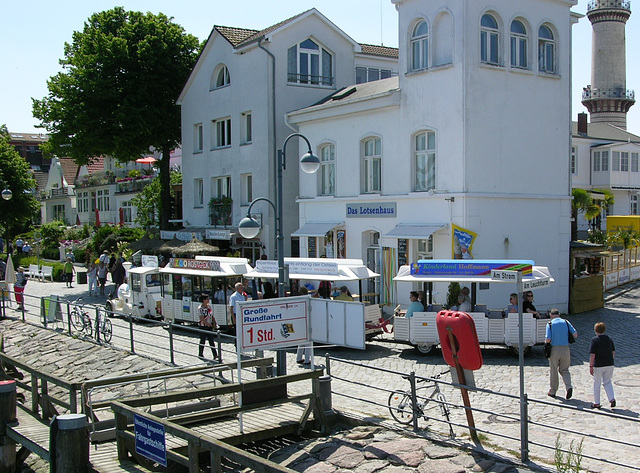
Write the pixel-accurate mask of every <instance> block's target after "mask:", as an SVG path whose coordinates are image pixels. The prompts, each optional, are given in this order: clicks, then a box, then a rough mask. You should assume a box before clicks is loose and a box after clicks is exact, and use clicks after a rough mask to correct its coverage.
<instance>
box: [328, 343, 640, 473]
mask: <svg viewBox="0 0 640 473" xmlns="http://www.w3.org/2000/svg"><path fill="white" fill-rule="evenodd" d="M325 360H326V361H325V367H326V371H327V374H328V375H330V376H331V378H332V384H331V393H332V396H333V399H334V401H333V405H334V407H335V406H336V404H338V403H337V402H336V401H335V399H336V398H340V397H342V398H345V399H349V400H350V402H351V403H353V402H356V403H361V404H362V406H363V407H361V408H360V409H359V410H360V411H361V412H366V413H367V414H368V417H369V418H370V419H372V418H379V419H382V420H384V421H387V420H389V419H390V417H391V416H390V407H389V405H388V403H385V398H386V397H387V396H389V395H390V393H392V392H394V391H397V390H398V388H400V389H402V390H405V391H406V390H409V389H410V390H412V391H414V390H415V389H416V388H415V386H416V383H415V382H407V380H406V379H403V378H408V379H409V381H411V379H414V380H426V381H428V382H430V383H438V384H439V385H440V390H441V391H442V392H443V393H444V394H445V397H446V402H444V404H446V405H447V406H448V407H450V408H451V414H450V418H451V420H450V421H449V422H447V421H446V419H444V417H442V416H438V415H436V416H430V417H429V418H428V420H426V421H421V425H424V427H420V426H419V425H417V424H416V418H417V417H418V416H417V415H415V414H416V413H415V412H414V415H413V421H414V422H413V423H412V425H411V428H412V429H413V430H416V431H418V430H419V431H422V430H425V429H426V430H428V431H429V432H430V433H434V434H438V435H442V436H443V437H444V436H445V435H447V429H448V428H449V425H451V427H452V428H453V429H454V432H456V433H457V434H458V435H459V434H461V433H463V432H462V431H461V429H463V430H464V431H470V430H473V431H475V432H476V433H480V434H483V435H484V438H485V439H487V440H483V441H484V442H486V443H488V444H491V446H492V447H498V448H499V449H504V450H506V451H511V452H513V451H519V450H520V448H521V445H522V435H521V433H522V432H525V433H526V450H527V453H528V454H529V455H528V456H529V458H538V459H539V458H547V459H549V458H550V460H548V462H549V463H553V458H554V456H555V455H556V453H557V452H561V453H562V454H564V455H567V454H575V453H576V450H575V449H573V450H571V448H569V449H567V447H566V445H574V446H575V445H579V444H582V449H581V451H580V453H579V456H580V457H581V459H582V460H583V465H584V464H585V463H587V461H585V460H588V461H589V462H594V463H597V464H599V467H600V468H602V464H605V465H608V466H615V467H620V468H621V469H622V470H624V471H627V470H628V471H637V470H638V469H640V443H638V442H637V441H635V442H634V441H633V438H630V436H629V427H634V428H636V427H637V426H638V424H639V423H640V419H638V418H637V417H633V416H632V415H621V414H617V413H610V412H606V411H600V410H594V409H585V408H581V407H575V406H570V405H563V404H558V403H556V402H549V401H546V400H541V399H534V398H531V397H529V396H528V395H525V402H526V410H525V411H526V415H525V416H524V417H522V416H521V415H520V409H519V403H520V396H517V395H513V394H509V393H503V392H499V391H493V390H489V389H481V388H476V387H472V386H461V385H459V384H455V383H453V382H447V381H443V380H440V379H437V378H430V377H420V376H415V374H414V373H402V372H397V371H392V370H387V369H384V368H379V367H375V366H370V365H366V364H363V363H359V362H354V361H350V360H344V359H340V358H336V357H332V356H330V355H328V354H327V355H326V356H325ZM336 364H344V365H351V366H354V367H355V366H357V367H358V368H361V369H365V370H366V371H368V372H369V373H370V374H368V375H366V376H361V378H362V379H365V380H366V382H359V381H357V380H354V379H351V377H349V376H340V374H339V372H344V373H348V372H349V370H348V369H344V370H337V369H335V365H336ZM383 373H384V374H385V376H381V374H383ZM389 375H392V376H393V377H396V378H397V380H398V382H397V384H396V383H393V384H390V383H389V379H390V377H389ZM378 380H380V381H378ZM460 387H465V388H467V389H468V390H469V392H470V395H471V398H472V403H471V404H472V405H473V403H474V401H478V402H479V401H483V404H484V405H490V406H497V407H495V408H494V407H491V408H490V409H485V408H478V407H468V408H467V407H465V406H464V405H462V404H460V402H454V401H453V400H454V399H459V396H458V395H457V390H458V388H460ZM418 389H419V388H418ZM412 397H414V399H417V398H419V397H420V394H419V393H417V392H412ZM413 405H414V406H415V405H416V403H415V402H414V403H413ZM467 410H471V411H472V413H473V414H476V415H482V416H483V417H484V416H486V418H487V419H488V420H487V421H485V422H482V423H479V422H476V423H475V427H469V425H468V424H467V423H466V422H465V421H466V414H465V413H466V411H467ZM551 411H556V412H553V414H550V412H551ZM436 414H437V411H436ZM559 416H567V417H570V418H572V419H580V422H579V424H580V425H589V426H598V420H599V419H602V418H603V417H608V418H609V419H615V420H616V421H619V426H618V427H617V428H615V429H610V428H607V429H605V428H602V429H598V428H594V429H589V431H585V429H582V428H581V427H580V426H579V425H578V423H576V424H575V427H573V428H567V427H563V426H559V425H558V423H557V422H554V419H557V418H558V417H559ZM425 423H426V425H425ZM479 425H481V426H482V427H479ZM523 427H524V429H523ZM481 438H482V437H481ZM532 439H533V440H532ZM544 439H550V440H551V443H548V442H545V441H544ZM554 440H558V441H559V443H560V445H558V444H556V443H555V442H554ZM572 441H573V442H574V443H573V444H571V443H570V442H572ZM562 444H564V445H565V446H562ZM549 452H551V454H549ZM622 470H616V471H622Z"/></svg>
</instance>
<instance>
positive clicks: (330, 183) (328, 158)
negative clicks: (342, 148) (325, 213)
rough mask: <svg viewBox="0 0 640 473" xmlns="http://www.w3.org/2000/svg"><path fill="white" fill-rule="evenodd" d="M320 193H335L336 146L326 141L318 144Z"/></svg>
mask: <svg viewBox="0 0 640 473" xmlns="http://www.w3.org/2000/svg"><path fill="white" fill-rule="evenodd" d="M318 155H319V156H320V173H319V174H318V178H319V179H320V186H319V189H320V193H319V194H320V195H336V146H335V145H334V144H333V143H326V144H323V145H321V146H320V150H319V152H318Z"/></svg>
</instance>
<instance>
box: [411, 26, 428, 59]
mask: <svg viewBox="0 0 640 473" xmlns="http://www.w3.org/2000/svg"><path fill="white" fill-rule="evenodd" d="M409 57H410V58H411V70H412V71H422V70H424V69H428V68H429V24H428V23H427V22H426V20H420V21H418V22H417V23H416V25H415V26H414V27H413V30H412V32H411V45H410V51H409Z"/></svg>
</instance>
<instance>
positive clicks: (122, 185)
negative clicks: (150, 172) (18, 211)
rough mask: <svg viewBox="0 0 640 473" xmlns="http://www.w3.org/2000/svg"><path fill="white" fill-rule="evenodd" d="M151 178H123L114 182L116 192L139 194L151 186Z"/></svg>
mask: <svg viewBox="0 0 640 473" xmlns="http://www.w3.org/2000/svg"><path fill="white" fill-rule="evenodd" d="M152 180H153V177H152V176H150V177H144V178H139V179H132V178H125V179H122V180H119V181H118V182H116V192H139V191H141V190H142V189H144V188H145V187H146V186H148V185H149V184H151V181H152Z"/></svg>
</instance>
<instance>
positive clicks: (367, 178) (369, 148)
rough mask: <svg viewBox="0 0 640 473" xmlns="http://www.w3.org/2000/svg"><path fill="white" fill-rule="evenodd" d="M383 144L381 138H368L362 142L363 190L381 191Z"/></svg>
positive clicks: (368, 191) (366, 191)
mask: <svg viewBox="0 0 640 473" xmlns="http://www.w3.org/2000/svg"><path fill="white" fill-rule="evenodd" d="M381 168H382V146H381V141H380V138H367V139H365V140H364V141H363V142H362V192H363V193H365V194H366V193H371V192H380V191H381V189H382V185H381Z"/></svg>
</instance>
